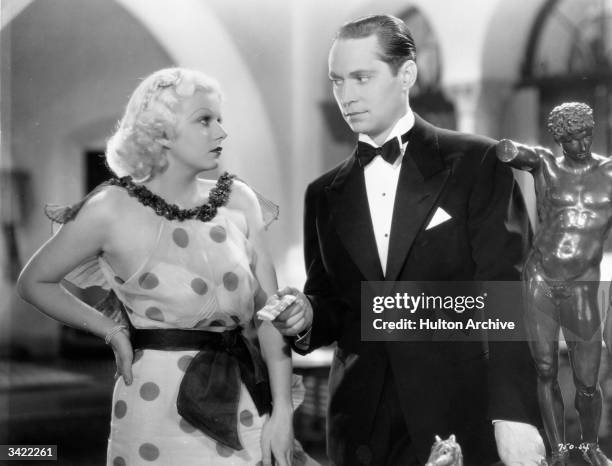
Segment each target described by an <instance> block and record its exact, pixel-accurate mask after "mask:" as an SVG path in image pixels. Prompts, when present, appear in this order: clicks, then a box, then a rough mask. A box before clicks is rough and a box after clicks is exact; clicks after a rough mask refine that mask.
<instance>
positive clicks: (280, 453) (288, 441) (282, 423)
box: [261, 410, 294, 466]
mask: <svg viewBox="0 0 612 466" xmlns="http://www.w3.org/2000/svg"><path fill="white" fill-rule="evenodd" d="M293 442H294V440H293V413H292V410H288V412H280V410H277V411H276V412H275V411H272V415H271V416H270V417H269V418H268V419H267V420H266V422H265V423H264V425H263V428H262V430H261V452H262V456H263V458H262V460H263V466H272V465H275V466H291V460H292V457H293ZM273 461H274V462H273Z"/></svg>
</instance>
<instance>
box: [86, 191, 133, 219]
mask: <svg viewBox="0 0 612 466" xmlns="http://www.w3.org/2000/svg"><path fill="white" fill-rule="evenodd" d="M134 202H135V201H134V199H133V198H131V197H130V195H129V194H128V193H127V191H126V190H125V189H123V188H121V187H119V186H104V187H102V188H100V189H98V190H97V191H96V192H94V193H93V194H91V195H90V196H89V197H88V198H87V200H86V201H85V202H84V203H83V206H82V207H81V209H80V210H79V213H78V215H77V216H76V219H79V218H80V219H81V220H83V219H85V220H88V221H92V220H97V221H104V222H111V221H113V219H117V218H121V217H124V215H126V214H129V213H130V211H132V210H134V208H135V204H134Z"/></svg>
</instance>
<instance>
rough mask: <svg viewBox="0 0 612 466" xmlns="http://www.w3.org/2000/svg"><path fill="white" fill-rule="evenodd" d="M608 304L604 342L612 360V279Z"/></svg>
mask: <svg viewBox="0 0 612 466" xmlns="http://www.w3.org/2000/svg"><path fill="white" fill-rule="evenodd" d="M602 304H603V303H602ZM604 305H605V304H604ZM607 306H608V309H607V312H606V321H605V325H604V331H603V339H604V343H605V344H606V349H607V350H608V358H609V359H610V361H612V281H611V282H610V290H609V291H608V303H607Z"/></svg>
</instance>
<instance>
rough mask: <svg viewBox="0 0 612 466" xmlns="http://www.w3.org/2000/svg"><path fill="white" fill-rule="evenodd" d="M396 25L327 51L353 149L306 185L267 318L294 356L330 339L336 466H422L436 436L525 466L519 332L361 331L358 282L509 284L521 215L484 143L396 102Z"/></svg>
mask: <svg viewBox="0 0 612 466" xmlns="http://www.w3.org/2000/svg"><path fill="white" fill-rule="evenodd" d="M415 60H416V51H415V47H414V42H413V40H412V37H411V34H410V31H409V30H408V28H407V27H406V25H405V24H404V23H403V22H402V21H401V20H399V19H397V18H395V17H392V16H369V17H365V18H361V19H358V20H355V21H352V22H350V23H347V24H345V25H344V26H343V27H342V28H341V29H340V30H339V32H338V34H337V37H336V39H335V40H334V42H333V45H332V47H331V50H330V54H329V78H330V80H331V83H332V87H333V93H334V96H335V98H336V101H337V103H338V106H339V108H340V111H341V112H342V115H343V117H344V119H345V120H346V122H347V123H348V125H349V126H350V127H351V129H352V130H353V131H354V132H355V133H357V134H358V138H359V142H358V147H357V149H356V150H355V153H354V154H353V155H351V156H350V157H349V158H348V159H346V160H345V161H344V162H342V163H341V164H340V165H339V166H337V167H335V168H334V169H332V170H330V171H329V172H327V173H325V174H324V175H322V176H321V177H319V178H318V179H316V180H315V181H313V182H312V183H311V184H310V185H309V186H308V189H307V191H306V199H305V214H304V248H305V259H306V267H307V275H308V276H307V281H306V285H305V289H304V293H305V294H302V293H301V292H300V291H299V290H297V289H295V288H290V287H287V288H285V289H282V290H279V292H278V294H279V296H283V295H286V294H292V295H294V296H296V297H297V299H296V301H295V303H294V304H292V305H291V306H290V307H288V308H287V309H286V310H285V311H284V312H283V313H282V314H281V315H280V316H279V317H278V318H277V319H276V320H275V321H274V324H275V325H276V326H277V328H278V329H279V330H280V331H281V332H282V333H283V334H285V335H287V336H290V337H292V343H293V347H294V349H295V350H297V351H298V352H301V353H306V352H309V351H312V350H313V349H316V348H318V347H320V346H323V345H329V344H332V343H334V342H336V343H337V348H336V351H335V354H334V359H333V362H332V367H331V371H330V379H329V388H330V402H329V413H328V420H327V429H328V430H327V440H328V454H329V457H330V459H331V460H332V462H333V464H335V465H337V466H354V465H361V464H369V465H373V466H383V465H402V466H404V465H413V464H415V465H417V464H418V465H423V464H424V463H425V461H426V460H427V457H428V454H429V449H430V446H431V444H432V442H433V440H434V436H435V435H436V434H438V435H440V436H445V437H446V436H448V435H449V434H453V433H454V434H456V437H457V441H458V442H459V443H460V444H461V446H462V449H463V452H464V456H465V464H469V465H480V464H491V463H492V462H494V461H495V460H496V459H495V456H496V451H495V450H496V449H495V443H494V440H495V439H496V440H497V451H498V452H499V455H500V457H501V459H502V460H503V461H504V462H505V463H506V464H539V461H540V460H541V459H542V458H543V454H544V447H543V443H542V439H541V437H540V435H539V433H538V430H537V429H536V428H535V427H534V426H533V425H534V424H539V411H538V407H537V401H536V385H535V381H536V377H535V370H534V367H533V364H532V362H531V359H530V356H529V352H528V348H527V345H526V343H523V342H519V343H514V342H512V343H510V342H504V343H501V342H497V343H493V342H490V343H489V345H488V350H487V345H484V344H483V342H479V341H477V342H439V341H431V340H429V341H412V342H399V341H392V342H376V341H362V340H361V333H360V313H361V303H360V290H361V282H362V281H383V280H385V281H394V280H402V281H410V280H419V281H470V280H519V278H520V277H519V273H520V264H521V260H522V255H523V252H524V251H525V250H526V246H527V244H526V243H527V240H528V220H527V216H526V212H525V209H524V205H523V204H522V199H521V197H520V193H519V191H518V188H517V186H516V184H515V182H514V179H513V175H512V172H511V170H510V169H509V168H507V167H505V166H503V164H501V163H499V162H498V160H497V158H496V156H495V145H496V143H495V141H493V140H491V139H487V138H484V137H479V136H473V135H466V134H460V133H456V132H453V131H447V130H443V129H440V128H436V127H434V126H432V125H431V124H429V123H427V122H426V121H424V120H423V119H421V118H420V117H419V116H418V115H416V114H414V113H413V112H412V110H411V109H410V105H409V99H408V92H409V89H410V87H411V86H413V85H414V83H415V80H416V75H417V65H416V62H415Z"/></svg>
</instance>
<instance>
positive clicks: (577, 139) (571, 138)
mask: <svg viewBox="0 0 612 466" xmlns="http://www.w3.org/2000/svg"><path fill="white" fill-rule="evenodd" d="M592 135H593V130H592V129H585V130H583V131H580V132H579V133H573V134H567V135H565V136H563V137H562V138H560V139H559V141H558V142H559V144H561V147H562V148H563V154H564V155H565V156H566V157H568V158H570V159H572V160H574V161H576V162H580V161H584V160H586V159H588V158H589V157H590V155H591V144H592V142H593V136H592Z"/></svg>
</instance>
